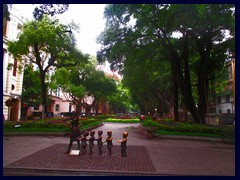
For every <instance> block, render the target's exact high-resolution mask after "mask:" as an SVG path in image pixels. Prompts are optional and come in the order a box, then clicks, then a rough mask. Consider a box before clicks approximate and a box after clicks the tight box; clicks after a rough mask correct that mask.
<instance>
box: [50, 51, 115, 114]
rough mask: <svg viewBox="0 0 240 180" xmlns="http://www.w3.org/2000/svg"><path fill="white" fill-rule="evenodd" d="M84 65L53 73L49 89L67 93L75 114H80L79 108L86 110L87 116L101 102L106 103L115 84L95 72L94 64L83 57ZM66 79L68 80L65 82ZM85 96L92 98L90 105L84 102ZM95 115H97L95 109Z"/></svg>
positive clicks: (65, 68)
mask: <svg viewBox="0 0 240 180" xmlns="http://www.w3.org/2000/svg"><path fill="white" fill-rule="evenodd" d="M85 60H86V61H85V63H84V64H83V63H80V64H77V65H76V66H75V67H63V68H59V69H57V70H56V71H55V73H54V75H53V76H52V79H51V87H52V88H53V89H54V88H61V89H62V91H64V92H66V93H69V95H70V97H71V98H72V99H73V101H74V102H75V103H76V105H77V112H78V114H81V107H85V108H86V113H87V114H88V113H89V112H90V110H91V108H92V107H94V106H97V104H98V103H99V102H101V101H103V100H104V101H106V100H107V99H108V97H109V96H110V95H111V94H112V93H114V91H115V86H116V85H115V82H114V81H113V80H111V79H109V78H107V77H106V76H105V75H104V73H103V72H102V71H97V70H96V67H95V65H94V62H92V61H91V59H90V58H89V57H88V55H86V56H85ZM66 79H67V80H68V81H67V82H66ZM86 96H91V97H92V100H93V101H92V102H91V104H88V103H87V102H85V101H84V98H85V97H86ZM95 109H96V114H97V113H98V109H97V107H96V108H95Z"/></svg>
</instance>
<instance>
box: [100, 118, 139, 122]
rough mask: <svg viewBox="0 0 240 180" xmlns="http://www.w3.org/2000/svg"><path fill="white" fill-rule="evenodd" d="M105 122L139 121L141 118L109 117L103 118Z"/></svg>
mask: <svg viewBox="0 0 240 180" xmlns="http://www.w3.org/2000/svg"><path fill="white" fill-rule="evenodd" d="M103 121H104V122H114V123H139V119H138V118H136V119H114V118H107V119H104V120H103Z"/></svg>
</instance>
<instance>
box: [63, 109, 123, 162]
mask: <svg viewBox="0 0 240 180" xmlns="http://www.w3.org/2000/svg"><path fill="white" fill-rule="evenodd" d="M76 117H77V115H76V113H72V115H71V117H70V118H71V120H72V121H71V122H70V123H68V124H69V125H71V135H70V143H69V146H68V149H67V151H65V152H64V154H70V151H71V147H72V144H73V142H74V141H77V148H78V150H80V153H81V154H86V153H87V146H88V150H89V154H92V152H93V147H94V141H97V145H98V154H99V155H102V147H103V144H104V143H107V149H108V154H109V155H112V146H113V143H112V141H113V138H112V131H110V130H109V131H107V135H108V137H107V138H106V140H105V141H104V142H103V141H102V134H103V131H101V130H99V131H98V137H97V138H95V137H94V135H95V131H90V132H87V131H85V132H84V133H83V134H82V135H83V136H81V135H80V131H79V128H78V124H79V122H78V120H77V118H76ZM89 134H90V137H89V138H87V137H88V136H89ZM127 136H128V133H127V132H124V133H123V138H122V139H121V140H117V142H119V143H121V156H122V157H126V156H127V154H126V149H127ZM87 141H88V142H89V144H88V143H87ZM80 142H81V143H80Z"/></svg>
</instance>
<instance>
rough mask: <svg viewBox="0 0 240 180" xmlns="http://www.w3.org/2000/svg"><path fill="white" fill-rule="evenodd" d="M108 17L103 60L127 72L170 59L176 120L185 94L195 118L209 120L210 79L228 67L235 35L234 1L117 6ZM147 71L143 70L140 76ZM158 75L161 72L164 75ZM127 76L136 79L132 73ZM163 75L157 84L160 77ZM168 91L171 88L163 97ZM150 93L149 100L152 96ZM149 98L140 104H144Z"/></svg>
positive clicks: (101, 53)
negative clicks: (195, 91)
mask: <svg viewBox="0 0 240 180" xmlns="http://www.w3.org/2000/svg"><path fill="white" fill-rule="evenodd" d="M104 15H105V17H106V19H107V23H106V28H105V30H104V32H102V34H101V35H100V37H99V42H100V43H101V44H102V49H101V50H100V51H99V52H98V60H99V62H101V61H105V60H108V61H109V62H111V64H112V66H111V67H113V68H119V69H120V70H122V71H123V72H124V71H125V70H126V71H135V70H134V68H136V66H133V64H134V63H132V62H136V63H135V64H139V65H141V64H143V63H142V61H146V59H148V63H149V64H152V65H153V66H154V65H155V64H154V63H155V61H156V60H157V61H160V62H161V63H159V64H158V65H157V67H159V69H160V67H161V66H162V65H163V63H166V62H167V63H168V64H169V65H170V68H169V71H170V72H171V75H170V77H168V78H169V80H170V82H171V84H170V86H169V87H170V88H171V89H172V91H170V92H172V94H173V102H174V103H175V104H174V105H173V106H174V118H175V120H177V119H178V114H177V111H178V110H179V105H180V104H181V103H180V102H181V101H182V100H181V101H180V99H179V97H180V96H179V92H180V93H181V97H182V99H183V102H184V104H185V106H186V108H187V109H188V110H189V111H190V112H191V114H192V116H193V119H194V121H195V122H198V123H205V118H204V115H205V113H206V110H207V104H208V99H209V97H208V96H209V93H208V92H209V83H210V80H211V79H214V78H215V77H216V76H217V75H216V73H217V72H218V69H219V67H223V63H224V61H225V59H226V51H227V48H229V47H230V46H231V44H232V42H233V38H234V36H229V37H228V38H226V32H230V34H233V35H234V34H235V33H234V26H235V20H234V16H233V15H234V5H231V4H184V5H183V4H130V5H129V4H114V5H108V6H107V7H106V9H105V13H104ZM175 34H178V36H174V35H175ZM129 50H131V51H129ZM145 66H146V65H145ZM138 68H139V67H138ZM145 73H146V72H145V71H142V72H141V77H144V76H145ZM158 75H159V77H161V76H162V74H161V73H158ZM124 76H126V77H125V78H126V79H128V78H129V79H130V78H132V77H131V76H127V74H126V75H125V74H124ZM159 77H158V80H157V81H158V82H160V81H161V80H160V79H161V78H159ZM149 78H150V77H149ZM163 79H164V78H163ZM149 82H150V81H149ZM144 83H145V84H146V81H144ZM154 83H155V84H156V82H154ZM138 85H139V86H137V88H136V90H139V89H141V85H140V83H139V84H138ZM147 86H148V87H153V86H150V85H146V86H145V87H144V90H145V91H146V90H147V89H148V87H147ZM159 86H162V84H159ZM194 86H196V87H197V88H196V89H197V98H195V97H194V96H193V95H194V92H193V90H194ZM149 89H151V90H152V88H149ZM160 89H161V88H160ZM131 90H133V89H131ZM167 91H169V89H168V90H167ZM148 92H149V91H148ZM164 92H166V90H164V91H162V92H161V95H163V94H164ZM133 93H135V91H133ZM145 94H146V96H147V98H149V94H147V93H146V92H145ZM169 98H170V97H169ZM145 99H146V98H142V100H141V102H139V103H142V104H144V103H145V102H143V101H144V100H145ZM169 102H170V99H169ZM197 104H199V106H198V108H197V107H196V105H197Z"/></svg>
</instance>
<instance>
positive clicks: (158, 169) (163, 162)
mask: <svg viewBox="0 0 240 180" xmlns="http://www.w3.org/2000/svg"><path fill="white" fill-rule="evenodd" d="M95 130H96V131H97V130H103V131H104V134H103V139H105V138H106V137H107V135H106V132H107V130H112V131H113V139H114V141H113V143H114V147H117V148H119V144H118V143H117V142H116V140H117V139H121V137H122V132H124V131H128V132H129V136H128V143H127V144H128V147H129V148H128V150H129V152H128V157H127V158H126V159H125V160H124V159H121V157H120V150H119V149H117V148H116V149H115V150H116V151H115V150H114V154H115V155H119V156H117V157H115V155H114V156H113V157H112V158H116V159H112V160H111V161H113V162H111V163H113V164H114V165H115V164H117V163H118V162H119V161H118V160H117V158H119V159H120V160H124V161H126V160H127V159H128V158H129V159H131V158H133V157H131V156H135V153H134V152H133V151H135V150H136V149H135V150H134V148H136V147H144V149H145V150H142V151H144V152H145V153H146V152H147V154H148V155H147V156H149V158H150V160H149V159H148V160H146V161H148V163H150V164H151V163H152V165H153V168H152V171H149V170H146V169H145V170H144V171H141V170H140V171H139V170H137V172H136V171H135V170H136V169H137V168H145V167H132V168H135V169H127V170H126V169H124V168H123V167H120V166H119V165H115V166H116V167H118V169H119V170H120V169H121V171H116V170H114V168H116V167H114V166H113V167H112V166H107V167H104V168H105V169H103V170H99V169H96V168H94V164H93V165H89V166H88V168H85V169H81V168H80V169H72V170H69V169H67V168H43V167H35V168H34V167H29V168H24V167H21V166H20V165H17V166H15V167H14V168H9V167H8V166H9V165H10V164H12V163H13V164H14V163H17V162H21V161H22V160H23V159H25V160H29V161H30V158H29V156H30V155H33V154H34V153H37V152H41V150H43V151H44V150H48V148H50V149H51V147H54V146H57V147H58V148H59V153H60V152H61V153H62V151H64V150H66V148H67V145H68V143H69V137H47V136H42V137H34V136H22V137H21V136H16V137H10V136H8V137H4V138H3V166H4V171H3V172H4V174H5V175H14V174H13V172H14V173H15V174H16V173H17V175H20V174H21V173H22V174H23V175H26V174H27V175H28V174H31V175H39V174H41V175H46V174H48V175H99V174H100V175H189V176H192V175H194V176H196V175H204V176H206V175H217V176H234V175H235V146H233V145H229V144H224V143H222V142H221V141H215V140H211V141H206V140H204V141H203V140H197V139H187V140H186V139H174V138H169V137H164V136H161V137H154V138H153V139H152V140H149V139H146V137H145V134H144V132H143V131H142V130H141V129H140V128H138V124H112V123H106V124H105V125H104V126H102V127H98V128H97V129H95ZM59 144H62V145H63V144H65V148H64V146H60V145H59ZM75 145H76V144H74V146H75ZM131 151H132V152H131ZM48 153H50V151H48ZM52 153H55V154H58V153H57V151H56V150H55V151H53V152H52ZM59 156H61V157H64V158H69V157H68V155H63V154H61V155H60V154H59ZM55 157H56V156H55ZM80 157H81V156H80ZM87 157H88V155H86V156H85V157H84V158H87ZM94 157H95V156H94ZM59 158H60V157H59ZM70 158H75V157H72V156H71V157H70ZM99 158H100V157H99ZM101 158H108V156H102V157H101ZM40 159H42V160H43V161H46V157H45V156H43V157H41V158H40ZM44 159H45V160H44ZM56 159H57V158H55V159H53V160H52V161H56ZM18 160H19V161H18ZM78 160H79V159H78ZM86 160H87V159H86ZM89 160H90V159H89ZM108 160H110V159H109V158H108V159H106V160H105V162H106V161H108ZM99 161H101V162H102V161H103V160H102V159H99ZM136 161H137V160H136ZM51 163H53V162H51ZM111 163H110V164H111ZM13 164H12V165H13ZM87 164H89V162H88V163H87ZM128 164H131V163H130V162H128ZM140 164H144V163H140ZM121 165H124V163H122V164H121ZM132 166H136V162H135V164H134V165H132ZM12 167H13V166H12ZM73 167H74V166H73ZM75 167H76V165H75ZM153 169H154V170H153ZM11 173H12V174H11Z"/></svg>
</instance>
